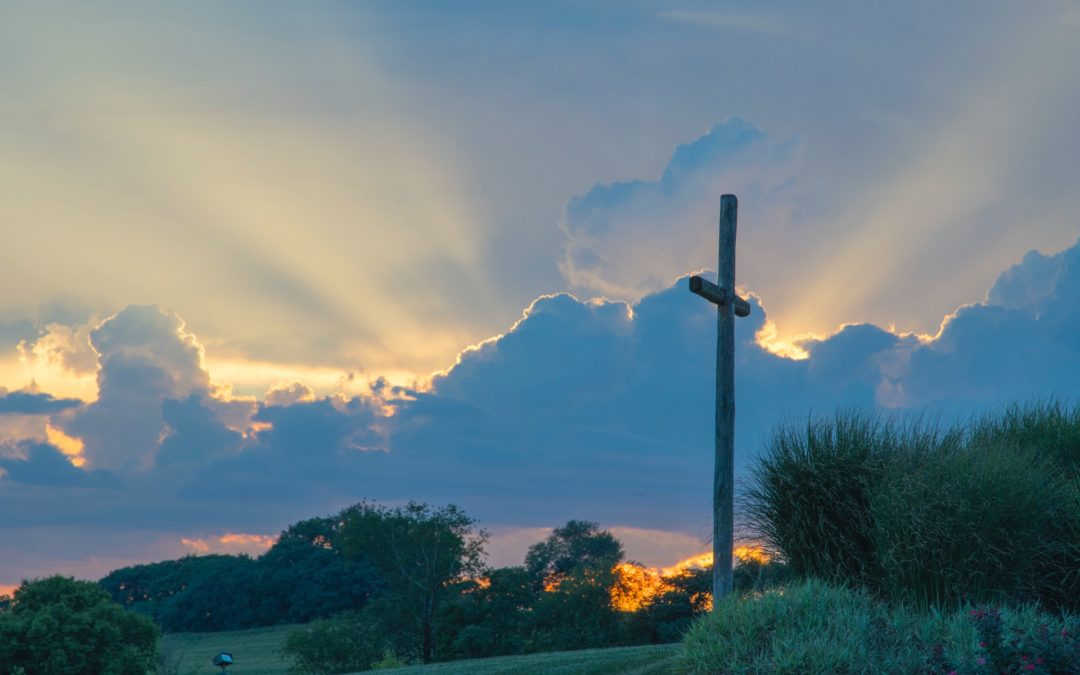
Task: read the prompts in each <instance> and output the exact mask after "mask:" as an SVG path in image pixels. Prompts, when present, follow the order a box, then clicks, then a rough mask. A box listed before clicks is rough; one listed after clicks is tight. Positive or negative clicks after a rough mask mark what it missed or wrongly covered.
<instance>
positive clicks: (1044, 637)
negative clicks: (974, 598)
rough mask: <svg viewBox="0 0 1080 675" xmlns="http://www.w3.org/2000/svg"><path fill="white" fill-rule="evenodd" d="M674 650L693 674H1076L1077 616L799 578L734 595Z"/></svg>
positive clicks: (1079, 656)
mask: <svg viewBox="0 0 1080 675" xmlns="http://www.w3.org/2000/svg"><path fill="white" fill-rule="evenodd" d="M718 610H719V611H718V612H716V613H714V614H711V615H707V616H704V617H702V618H701V619H699V620H698V621H697V622H696V623H695V624H694V625H693V627H692V628H691V629H690V631H689V632H688V633H687V636H686V638H685V639H684V642H683V649H682V653H681V655H680V660H681V662H682V665H683V666H684V667H685V668H686V669H687V670H688V671H689V672H693V673H715V672H734V673H771V672H800V673H802V672H806V673H915V672H919V673H933V674H935V675H948V674H952V675H961V674H967V673H985V674H987V675H989V674H990V673H1029V672H1036V673H1076V672H1080V642H1077V640H1076V633H1077V631H1078V630H1080V619H1078V618H1077V617H1070V616H1065V617H1055V616H1053V615H1049V614H1046V613H1044V612H1041V611H1039V610H1038V609H1037V608H1036V607H1035V606H1034V605H1028V606H1025V607H1022V608H1019V609H1015V610H1013V609H1006V610H999V609H996V608H992V607H985V606H983V607H977V608H971V607H964V608H958V609H954V610H950V611H948V612H941V611H938V610H935V609H927V610H923V611H922V612H916V611H914V610H912V609H911V608H910V607H906V606H903V605H898V606H893V607H890V606H889V605H887V604H885V603H883V602H881V601H876V600H874V599H873V598H872V597H871V596H870V595H869V594H868V593H867V592H866V591H864V590H858V589H849V588H844V587H838V586H829V585H826V584H824V583H822V582H819V581H809V582H802V583H798V584H795V585H792V586H789V587H787V588H786V589H783V590H780V589H776V590H770V591H766V592H765V593H750V594H745V595H732V596H729V597H728V598H726V599H725V600H724V601H723V602H721V603H720V605H719V607H718Z"/></svg>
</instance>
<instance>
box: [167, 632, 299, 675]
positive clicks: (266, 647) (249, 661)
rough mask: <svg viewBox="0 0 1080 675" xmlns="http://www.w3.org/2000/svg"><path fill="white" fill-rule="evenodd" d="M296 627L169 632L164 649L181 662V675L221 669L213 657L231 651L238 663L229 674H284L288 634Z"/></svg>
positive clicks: (179, 670) (175, 660)
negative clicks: (213, 662) (283, 649)
mask: <svg viewBox="0 0 1080 675" xmlns="http://www.w3.org/2000/svg"><path fill="white" fill-rule="evenodd" d="M293 628H295V626H272V627H270V628H253V629H251V630H237V631H228V632H222V633H166V634H165V635H164V636H163V637H162V640H161V650H162V651H163V652H164V653H165V654H166V658H167V659H168V660H169V662H170V663H177V664H178V665H179V669H178V670H177V675H208V674H209V673H214V672H218V671H217V669H216V668H214V666H213V665H211V663H210V660H211V659H212V658H214V655H215V654H217V653H218V652H229V653H230V654H232V655H233V658H234V659H235V660H236V663H235V664H234V665H233V666H232V667H230V668H229V675H245V674H249V675H256V674H258V675H284V674H285V673H288V672H289V663H290V662H289V661H286V660H282V658H281V646H282V645H283V644H285V634H286V633H288V632H289V631H290V630H292V629H293Z"/></svg>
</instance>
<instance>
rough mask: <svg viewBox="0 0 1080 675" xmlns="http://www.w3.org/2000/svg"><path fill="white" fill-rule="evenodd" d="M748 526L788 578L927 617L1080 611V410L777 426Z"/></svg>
mask: <svg viewBox="0 0 1080 675" xmlns="http://www.w3.org/2000/svg"><path fill="white" fill-rule="evenodd" d="M743 510H744V514H745V516H746V517H747V520H748V521H749V525H750V526H751V528H753V529H755V530H756V531H757V534H758V536H759V537H760V538H761V539H762V540H763V541H764V542H765V544H766V546H767V547H768V548H770V549H772V552H773V553H774V554H775V555H777V556H778V557H779V558H780V559H782V560H784V561H786V562H787V563H788V565H789V566H790V568H791V570H792V571H793V572H794V573H795V574H797V575H800V576H803V577H816V578H819V579H825V580H829V581H834V582H838V583H848V584H855V585H857V586H860V587H862V588H864V589H866V590H868V591H870V592H871V593H872V594H874V595H876V596H877V597H879V598H883V599H887V600H890V601H893V602H905V603H914V604H917V605H921V606H923V607H930V606H938V605H941V606H946V607H952V608H956V607H959V606H961V605H962V604H964V603H971V602H996V603H1007V604H1023V603H1029V602H1037V603H1040V604H1041V605H1042V606H1044V607H1046V608H1049V609H1055V610H1061V609H1071V610H1073V611H1076V610H1078V609H1080V409H1078V408H1067V407H1064V406H1062V405H1060V404H1058V403H1044V404H1032V405H1029V406H1026V407H1022V406H1014V407H1012V408H1009V409H1007V410H1005V411H1003V412H1001V413H1000V414H998V415H996V416H994V415H988V416H986V417H984V418H981V419H978V420H976V421H974V422H973V423H971V424H968V425H959V424H958V425H954V426H951V427H946V426H942V425H939V424H927V423H922V422H919V421H916V422H912V423H907V424H903V423H900V422H898V421H896V420H895V419H888V418H882V417H880V416H871V415H868V414H865V413H861V412H858V411H842V412H840V413H837V414H836V415H835V416H834V417H833V418H831V419H826V420H811V421H810V422H808V423H807V424H806V425H805V426H793V425H782V426H780V427H778V428H777V430H776V431H775V433H774V434H773V437H772V439H771V441H770V442H769V444H768V446H767V447H766V449H765V451H764V453H763V454H762V456H761V459H760V462H759V464H758V466H757V467H756V468H755V469H754V470H753V472H752V475H751V479H750V482H749V485H748V488H747V491H746V497H745V499H744V505H743Z"/></svg>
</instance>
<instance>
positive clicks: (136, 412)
mask: <svg viewBox="0 0 1080 675" xmlns="http://www.w3.org/2000/svg"><path fill="white" fill-rule="evenodd" d="M90 342H91V344H92V345H93V347H94V350H95V351H96V352H97V354H98V355H99V362H100V368H99V370H98V375H97V382H98V399H97V400H96V401H95V402H94V403H92V404H90V405H88V406H87V407H86V408H85V409H83V410H81V411H79V412H78V414H76V415H75V416H74V417H73V418H72V419H71V420H70V421H69V422H68V423H67V424H66V426H65V428H66V430H67V431H68V432H69V433H71V434H72V435H74V436H78V437H80V438H82V439H83V442H84V443H85V444H86V452H85V455H86V458H87V460H88V462H89V463H90V465H91V466H93V467H98V468H108V469H128V470H130V469H138V468H146V467H148V466H149V465H150V464H151V463H152V461H153V453H154V451H155V450H156V448H157V445H158V442H159V439H160V437H161V435H162V433H163V431H164V420H163V419H162V403H163V402H164V401H165V400H166V399H179V398H183V397H186V396H189V395H191V394H192V393H193V392H196V391H208V390H209V388H210V377H209V374H208V373H207V371H206V369H205V367H204V365H203V359H202V347H201V346H200V345H199V344H198V342H197V341H196V340H195V337H194V336H193V335H191V334H189V333H187V332H185V331H184V323H183V321H181V320H180V318H179V317H177V316H176V315H175V314H172V313H169V312H165V311H162V310H160V309H158V308H157V307H154V306H140V305H132V306H129V307H127V308H125V309H124V310H122V311H121V312H119V313H117V314H116V315H115V316H113V317H111V318H109V319H107V320H106V321H104V322H103V323H102V324H101V325H100V326H98V327H97V328H96V329H94V330H93V331H91V332H90Z"/></svg>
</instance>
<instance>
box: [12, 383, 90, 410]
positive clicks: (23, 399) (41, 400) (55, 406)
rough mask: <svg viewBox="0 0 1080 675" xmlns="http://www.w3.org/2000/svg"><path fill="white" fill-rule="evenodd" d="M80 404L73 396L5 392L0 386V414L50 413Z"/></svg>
mask: <svg viewBox="0 0 1080 675" xmlns="http://www.w3.org/2000/svg"><path fill="white" fill-rule="evenodd" d="M80 405H82V401H80V400H78V399H74V398H53V397H52V396H51V395H49V394H34V393H30V392H25V391H12V392H5V391H4V390H3V389H2V388H0V415H3V414H5V413H14V414H19V415H51V414H53V413H57V412H60V411H61V410H70V409H72V408H77V407H79V406H80Z"/></svg>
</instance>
